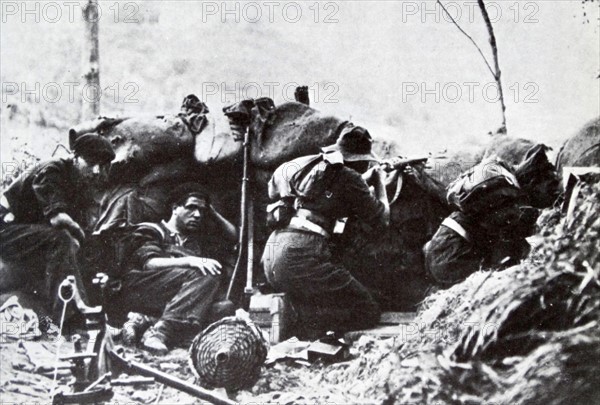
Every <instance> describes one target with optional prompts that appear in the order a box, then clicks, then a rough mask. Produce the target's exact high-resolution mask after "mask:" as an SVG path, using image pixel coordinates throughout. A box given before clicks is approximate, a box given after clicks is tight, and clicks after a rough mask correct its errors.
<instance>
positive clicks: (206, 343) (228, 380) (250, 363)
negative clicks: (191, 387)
mask: <svg viewBox="0 0 600 405" xmlns="http://www.w3.org/2000/svg"><path fill="white" fill-rule="evenodd" d="M267 351H268V343H267V341H266V340H265V339H264V337H263V335H262V333H261V332H260V330H259V329H258V328H257V327H256V326H255V325H254V324H253V323H252V322H249V321H248V320H245V319H241V318H238V317H227V318H223V319H221V320H220V321H218V322H215V323H213V324H212V325H210V326H209V327H207V328H206V329H205V330H203V331H202V332H200V334H199V335H198V336H196V338H194V341H193V342H192V345H191V346H190V367H191V369H192V370H194V372H195V373H196V376H197V377H198V380H199V383H200V385H202V386H204V387H207V388H219V387H223V388H225V389H227V390H230V391H235V390H239V389H244V388H250V387H252V386H253V385H254V384H255V383H256V381H257V380H258V377H259V376H260V371H261V367H262V365H263V364H264V362H265V359H266V357H267Z"/></svg>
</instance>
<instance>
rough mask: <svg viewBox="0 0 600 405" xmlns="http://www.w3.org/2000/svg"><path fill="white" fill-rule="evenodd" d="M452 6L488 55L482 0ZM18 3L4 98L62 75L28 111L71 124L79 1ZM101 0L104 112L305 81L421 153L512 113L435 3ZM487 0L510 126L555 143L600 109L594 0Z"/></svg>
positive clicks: (219, 98) (4, 54) (10, 26)
mask: <svg viewBox="0 0 600 405" xmlns="http://www.w3.org/2000/svg"><path fill="white" fill-rule="evenodd" d="M443 3H444V4H445V5H446V7H447V9H448V11H449V12H450V13H451V14H452V16H453V17H454V18H455V20H456V21H457V23H458V24H459V25H460V26H461V28H462V29H463V30H464V31H466V32H467V33H468V34H469V35H470V36H471V37H472V38H473V40H474V41H475V42H476V43H477V44H478V45H479V47H480V48H481V50H482V52H483V53H484V55H485V56H486V58H487V59H488V61H489V63H490V64H491V65H492V66H493V59H492V56H491V51H490V47H489V44H488V38H489V37H488V33H487V30H486V27H485V24H484V23H483V20H482V18H481V14H480V11H479V9H478V8H477V4H476V2H475V1H444V2H443ZM24 4H25V3H24V2H11V1H6V0H4V1H2V26H1V38H0V73H1V78H2V92H3V94H2V104H3V107H6V105H7V104H8V103H11V102H12V103H15V102H17V103H19V102H21V103H23V97H22V94H23V93H22V91H21V90H23V88H29V89H31V88H32V86H34V87H33V88H34V89H35V83H40V88H41V89H42V90H43V89H44V88H45V87H44V86H46V87H48V83H58V86H59V88H61V90H62V96H61V99H60V100H59V102H54V103H50V102H48V100H47V99H48V98H49V97H45V96H44V94H42V97H41V99H40V100H33V101H32V100H31V98H32V97H31V96H30V97H29V99H28V100H27V103H26V104H27V107H28V108H33V109H40V110H43V111H46V112H47V114H49V115H56V116H63V120H66V121H69V120H71V121H76V119H77V118H76V117H77V116H76V115H73V114H70V115H69V114H66V113H65V112H64V111H67V110H69V109H73V110H75V109H76V107H77V105H78V104H77V103H78V102H79V103H80V101H78V100H74V101H71V100H69V101H68V102H69V103H70V104H73V106H72V105H70V104H69V105H67V104H65V102H66V101H65V100H64V99H66V97H67V96H66V94H67V90H68V89H67V88H66V87H65V85H64V83H65V82H67V81H69V80H74V81H80V80H81V76H80V75H81V71H82V67H81V61H82V59H83V57H82V55H81V41H82V34H81V33H82V30H83V23H82V22H81V19H80V18H79V14H78V11H79V9H78V8H77V7H79V6H74V5H73V4H72V2H68V1H60V2H53V1H44V2H39V3H38V7H37V11H36V6H35V4H36V2H35V1H31V2H27V4H29V6H28V7H29V10H30V13H29V14H27V13H26V10H25V7H27V6H24ZM99 4H100V7H101V10H102V16H101V19H100V38H101V39H100V52H101V65H100V72H101V84H102V86H103V88H105V93H107V94H109V96H108V97H106V98H105V99H103V100H102V113H103V114H107V115H110V114H112V113H114V114H139V113H152V114H154V113H165V112H169V111H176V109H177V108H178V105H179V103H180V100H181V99H182V98H183V97H184V96H185V95H186V94H189V93H196V94H198V95H199V96H201V98H203V99H204V100H205V101H206V102H207V104H208V105H209V107H210V108H211V112H212V113H213V114H214V115H215V116H217V115H219V112H220V109H221V108H222V107H223V106H224V105H226V104H228V103H230V102H234V101H239V100H240V99H241V98H244V97H245V96H250V97H257V96H271V97H272V98H273V99H274V100H275V102H276V103H281V102H284V101H286V100H290V99H291V98H292V95H293V89H294V87H295V84H296V83H297V84H305V85H308V86H309V88H310V89H311V99H312V102H313V104H312V105H313V106H314V107H315V108H317V109H320V110H322V111H323V112H325V113H328V114H333V115H337V116H340V117H343V118H349V119H351V120H352V121H354V122H355V123H357V124H362V125H365V126H368V127H369V128H370V129H371V132H372V133H374V135H376V136H377V135H381V136H385V137H388V138H392V139H394V140H395V141H397V142H399V143H403V144H406V145H407V146H406V147H407V148H408V149H411V151H414V152H416V151H417V150H416V149H419V148H423V149H428V150H429V151H431V150H432V149H439V148H450V149H452V148H460V147H462V146H463V145H468V144H470V143H473V142H477V141H479V140H481V139H484V138H485V137H486V134H487V133H488V132H490V131H495V130H496V129H497V128H498V127H499V126H500V123H501V120H502V118H501V114H500V105H499V103H498V101H497V89H496V86H495V81H494V78H493V76H492V74H491V73H490V71H489V70H488V68H487V67H486V64H485V62H484V61H483V59H482V57H481V55H480V54H479V53H478V50H477V49H476V48H475V46H473V44H472V43H471V42H470V41H469V39H468V38H467V37H466V36H465V35H463V34H462V33H461V32H460V31H459V30H458V29H457V27H456V26H455V25H454V24H453V23H452V22H451V21H449V18H448V17H447V15H446V14H444V12H443V11H442V9H441V8H440V7H439V6H438V5H437V4H436V3H435V2H434V1H330V2H327V1H323V2H316V1H296V2H292V1H283V2H280V1H271V2H270V1H257V2H236V1H229V2H222V1H194V0H191V1H144V2H135V3H134V2H126V1H124V2H115V1H112V0H107V1H100V3H99ZM486 4H487V8H488V12H489V14H490V18H491V19H492V22H493V27H494V30H495V34H496V39H497V43H498V52H499V65H500V68H501V71H502V83H503V88H504V93H505V100H506V104H507V112H506V117H507V125H508V131H509V133H510V134H511V135H514V136H519V137H525V138H530V139H534V140H538V141H541V142H546V143H547V144H550V145H552V146H559V145H560V143H562V141H563V140H564V139H566V137H568V136H570V135H572V134H574V133H575V132H576V131H577V130H578V129H579V128H580V127H582V126H583V124H584V123H585V122H587V121H589V120H591V119H593V118H595V117H597V116H599V115H600V80H599V79H598V75H599V74H600V30H599V23H600V20H599V19H598V14H599V2H593V3H587V4H582V3H581V2H580V1H579V0H565V1H557V0H547V1H525V0H522V1H516V0H512V1H511V0H501V1H486ZM51 5H53V6H51ZM53 7H54V8H53ZM31 10H33V11H31ZM56 10H58V11H59V12H60V18H58V14H57V12H56ZM71 11H73V14H72V15H69V14H70V12H71ZM36 13H37V15H36ZM584 13H585V15H584ZM70 17H73V18H70ZM36 18H37V21H36ZM15 83H16V84H17V87H18V90H17V91H15V90H14V85H13V84H15ZM23 84H24V85H23ZM11 85H13V87H10V86H11ZM78 90H79V89H78ZM13 93H16V94H13ZM116 93H119V94H118V97H116V96H115V95H116ZM132 94H133V96H132ZM75 95H76V96H78V95H79V92H77V91H76V93H75ZM46 96H47V95H46ZM128 96H130V97H129V98H130V99H134V100H135V102H133V103H127V102H126V101H127V98H128ZM218 118H221V117H218ZM221 121H222V120H221Z"/></svg>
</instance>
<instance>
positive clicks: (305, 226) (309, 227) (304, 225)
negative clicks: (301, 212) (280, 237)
mask: <svg viewBox="0 0 600 405" xmlns="http://www.w3.org/2000/svg"><path fill="white" fill-rule="evenodd" d="M289 227H290V228H294V229H300V230H303V231H309V232H313V233H316V234H319V235H321V236H324V237H326V238H328V237H329V233H328V232H327V231H326V230H325V229H323V228H322V227H321V226H319V225H317V224H315V223H314V222H311V221H309V220H308V219H306V218H302V217H298V216H295V217H292V219H291V220H290V224H289Z"/></svg>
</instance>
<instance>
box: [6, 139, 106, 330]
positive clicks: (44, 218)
mask: <svg viewBox="0 0 600 405" xmlns="http://www.w3.org/2000/svg"><path fill="white" fill-rule="evenodd" d="M70 147H71V150H72V152H73V158H70V159H57V160H52V161H49V162H46V163H42V164H41V165H39V166H36V167H35V168H34V169H31V170H28V171H26V172H25V173H23V174H22V175H21V176H20V177H19V178H17V179H16V180H15V181H14V182H13V183H12V184H11V185H10V186H9V187H8V189H7V190H6V192H5V193H4V199H5V201H4V204H3V207H2V211H3V215H2V220H1V221H0V258H1V259H2V263H1V268H0V293H6V292H9V291H14V290H22V291H24V292H27V293H32V294H34V295H35V296H37V297H38V298H39V299H40V300H41V301H42V302H46V303H48V305H49V306H52V312H53V315H54V317H55V318H56V317H57V316H58V314H59V313H60V311H59V304H60V302H59V300H58V297H57V293H58V286H59V284H60V282H61V281H62V280H63V279H64V278H65V277H66V276H68V275H75V276H77V277H76V279H77V280H78V282H79V281H80V277H79V269H78V266H77V252H78V250H79V247H80V245H81V243H82V242H83V240H84V238H85V233H86V231H89V230H90V229H92V227H93V225H94V224H93V222H94V219H93V217H94V215H93V212H94V207H95V204H94V202H93V190H94V189H95V188H96V187H97V186H98V185H100V183H101V182H102V180H103V179H105V178H106V174H107V170H108V166H109V164H110V162H111V160H112V159H114V157H115V154H114V151H113V149H112V147H111V144H110V142H109V141H108V140H106V139H104V138H102V137H100V136H98V135H94V134H85V135H82V136H80V137H79V138H77V139H76V140H74V141H73V143H72V144H71V145H70ZM80 286H81V285H80ZM81 293H82V295H83V293H84V292H83V291H81ZM55 321H58V319H55Z"/></svg>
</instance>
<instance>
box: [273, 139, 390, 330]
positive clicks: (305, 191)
mask: <svg viewBox="0 0 600 405" xmlns="http://www.w3.org/2000/svg"><path fill="white" fill-rule="evenodd" d="M372 142H373V140H372V138H371V136H370V134H369V132H368V131H367V130H365V129H364V128H361V127H347V128H345V129H344V130H343V131H342V134H341V135H340V137H339V138H338V141H337V143H336V144H335V145H332V146H330V147H327V148H324V149H323V152H324V153H323V154H321V155H313V156H306V157H301V158H298V159H295V160H292V161H291V162H288V163H285V164H283V165H282V166H280V168H278V169H277V170H276V171H275V173H274V175H273V177H272V179H271V182H270V183H269V193H270V197H271V199H281V198H283V199H286V200H290V199H291V200H293V204H292V205H291V206H289V205H288V208H290V207H291V208H292V211H293V212H292V217H291V219H290V220H289V224H288V223H286V222H287V221H284V223H283V224H282V225H283V227H282V229H278V230H275V231H274V232H273V233H272V234H271V236H270V237H269V240H268V242H267V244H266V247H265V251H264V254H263V256H262V262H263V265H264V270H265V275H266V277H267V280H268V281H269V283H270V284H271V285H272V286H273V287H274V288H275V290H276V291H279V292H285V293H287V294H288V297H289V298H290V301H291V303H292V306H293V307H294V309H295V310H296V312H297V313H298V320H297V327H296V331H295V332H296V334H297V335H299V336H300V337H305V338H310V337H314V336H315V335H316V334H320V333H323V332H326V331H328V330H336V331H346V330H352V329H360V328H366V327H370V326H373V325H374V324H376V323H377V322H378V320H379V315H380V311H379V307H378V305H377V302H376V301H375V299H374V298H373V297H372V295H371V294H370V292H369V291H368V290H367V288H366V287H364V286H363V285H362V284H361V283H360V282H358V281H357V280H356V279H355V278H354V277H353V276H352V275H351V274H350V273H349V272H348V270H346V269H345V268H344V267H343V266H342V265H341V263H339V262H337V261H336V260H335V259H334V258H333V257H332V251H331V246H330V244H331V238H332V235H333V234H334V231H335V228H336V222H337V220H339V219H341V218H345V217H352V216H356V217H359V218H361V219H362V220H363V221H364V222H365V223H367V224H369V225H370V226H372V228H373V230H374V231H376V230H377V229H380V227H384V226H387V225H388V224H389V218H390V216H389V204H388V200H387V193H386V190H385V186H384V184H383V181H382V177H383V174H382V169H381V168H372V169H369V164H370V162H372V161H377V160H378V159H377V158H376V157H375V155H374V154H373V153H372V152H371V144H372ZM361 174H362V176H361ZM368 184H371V185H372V186H373V187H374V195H373V194H371V192H370V190H369V186H368ZM338 224H339V223H338Z"/></svg>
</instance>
